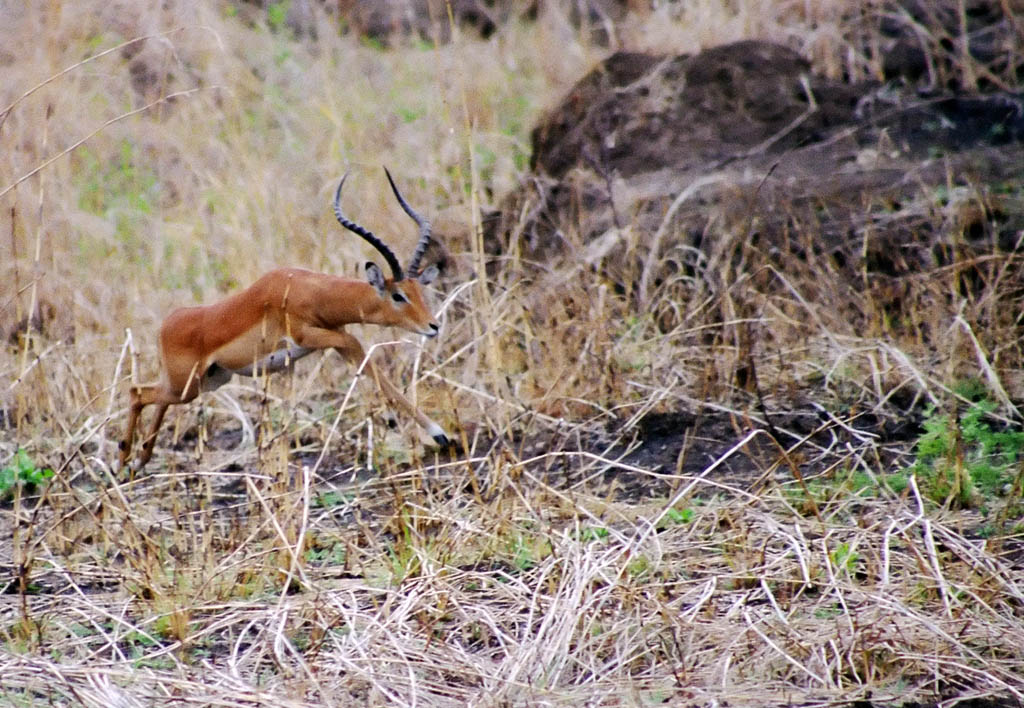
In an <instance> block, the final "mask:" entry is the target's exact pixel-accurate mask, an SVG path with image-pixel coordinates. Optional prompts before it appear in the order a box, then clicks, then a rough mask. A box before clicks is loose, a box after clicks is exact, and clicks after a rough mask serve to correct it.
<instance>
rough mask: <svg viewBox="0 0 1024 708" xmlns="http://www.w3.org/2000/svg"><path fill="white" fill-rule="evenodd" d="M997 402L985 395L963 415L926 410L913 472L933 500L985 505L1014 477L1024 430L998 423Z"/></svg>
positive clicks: (1022, 451) (1023, 447) (1020, 452)
mask: <svg viewBox="0 0 1024 708" xmlns="http://www.w3.org/2000/svg"><path fill="white" fill-rule="evenodd" d="M996 406H997V404H996V403H995V402H994V401H992V400H990V399H987V398H986V399H984V400H981V401H977V402H974V403H971V404H970V406H969V407H968V408H967V410H966V411H965V412H964V413H963V415H961V416H956V415H954V414H940V413H938V412H937V411H936V410H935V409H934V408H932V409H930V410H929V411H928V412H927V415H926V418H925V420H924V423H923V426H924V430H925V432H924V434H923V435H922V436H921V438H920V439H919V440H918V441H917V446H916V450H915V452H916V455H917V460H916V461H915V462H914V464H913V466H912V467H911V470H910V471H911V472H914V473H915V474H917V476H918V479H919V480H920V483H921V488H922V491H924V492H925V494H926V495H927V496H928V497H929V498H930V499H932V500H933V501H935V502H937V503H940V504H949V505H951V506H958V507H972V506H980V505H982V504H983V503H984V502H985V501H986V500H987V499H991V498H992V497H994V496H996V495H998V494H1000V493H1001V491H1002V490H1003V489H1004V488H1005V487H1006V486H1007V485H1010V484H1012V483H1013V482H1014V478H1015V476H1016V475H1017V474H1019V470H1018V467H1019V462H1020V460H1021V456H1022V453H1024V430H1015V429H1010V428H1006V429H998V428H994V427H993V424H992V423H991V422H990V421H991V420H992V419H991V417H990V414H991V413H992V412H993V411H994V410H995V409H996ZM1015 486H1019V485H1015Z"/></svg>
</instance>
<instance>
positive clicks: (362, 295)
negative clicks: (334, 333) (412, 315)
mask: <svg viewBox="0 0 1024 708" xmlns="http://www.w3.org/2000/svg"><path fill="white" fill-rule="evenodd" d="M317 314H318V315H319V317H318V319H320V320H322V321H323V323H324V325H325V326H327V327H328V328H330V329H337V328H338V327H342V326H344V325H348V324H358V323H365V324H376V325H393V324H396V322H395V320H394V317H393V316H391V315H393V309H392V308H391V307H390V306H389V305H388V303H387V302H386V301H385V300H384V299H383V298H382V297H381V296H380V295H379V294H378V293H377V291H376V290H375V289H374V287H373V286H372V285H370V284H369V283H367V282H366V281H364V280H352V279H349V278H337V279H336V280H334V282H332V283H331V285H330V296H329V297H325V298H323V300H322V301H320V302H319V303H317Z"/></svg>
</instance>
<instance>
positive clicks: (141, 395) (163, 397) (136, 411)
mask: <svg viewBox="0 0 1024 708" xmlns="http://www.w3.org/2000/svg"><path fill="white" fill-rule="evenodd" d="M192 388H194V389H195V391H190V392H189V393H190V394H191V395H189V396H184V397H183V396H180V395H175V394H174V392H173V391H170V390H168V388H167V387H166V386H165V385H160V384H155V385H150V386H133V387H132V390H131V405H130V408H129V410H128V429H127V431H126V432H125V436H124V440H122V441H121V444H120V456H119V460H120V464H121V469H125V466H126V465H127V464H128V459H129V458H130V457H131V454H132V443H133V442H134V440H135V429H136V428H137V427H138V424H139V416H140V414H141V413H142V409H143V408H145V407H146V406H148V405H150V404H151V403H155V404H156V406H157V407H156V415H155V416H154V418H153V422H152V423H151V424H150V426H149V432H148V433H147V434H146V436H145V437H144V438H143V439H142V451H141V452H140V453H139V456H138V457H137V458H136V459H135V462H134V463H132V465H131V470H132V472H137V471H139V470H141V469H142V468H143V467H144V466H145V464H146V463H147V462H149V458H151V457H152V456H153V446H154V445H156V435H157V433H158V432H159V431H160V425H161V424H162V423H163V421H164V414H166V413H167V407H168V406H170V405H172V404H174V403H187V402H189V401H191V400H192V399H193V398H195V397H196V394H197V392H198V390H199V387H198V386H194V387H192Z"/></svg>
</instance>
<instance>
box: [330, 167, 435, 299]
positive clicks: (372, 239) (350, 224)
mask: <svg viewBox="0 0 1024 708" xmlns="http://www.w3.org/2000/svg"><path fill="white" fill-rule="evenodd" d="M389 178H390V175H389ZM346 179H348V172H346V173H345V176H344V177H342V178H341V182H340V183H339V184H338V190H337V191H336V192H335V193H334V216H336V217H337V218H338V223H339V224H341V225H342V226H344V227H345V228H346V229H348V230H349V231H352V232H353V233H356V234H359V235H360V236H362V237H363V238H364V239H366V241H367V243H369V244H370V245H371V246H373V247H374V248H376V249H377V250H378V251H380V255H382V256H384V260H386V261H387V262H388V265H389V266H391V274H392V275H393V276H394V278H395V282H396V283H397V282H398V281H400V280H403V279H404V278H405V274H404V273H402V264H401V263H399V262H398V259H397V258H396V257H395V254H394V252H393V251H392V250H391V249H390V248H388V247H387V246H386V245H385V243H384V242H383V241H381V240H380V239H379V238H377V237H376V236H374V235H373V232H372V231H370V230H368V229H364V228H363V227H362V226H360V225H359V224H357V223H356V222H354V221H352V220H351V219H349V218H348V217H346V216H345V215H344V214H342V213H341V188H342V187H344V186H345V180H346ZM391 186H394V183H392V185H391ZM406 211H408V208H407V209H406ZM428 226H429V224H428Z"/></svg>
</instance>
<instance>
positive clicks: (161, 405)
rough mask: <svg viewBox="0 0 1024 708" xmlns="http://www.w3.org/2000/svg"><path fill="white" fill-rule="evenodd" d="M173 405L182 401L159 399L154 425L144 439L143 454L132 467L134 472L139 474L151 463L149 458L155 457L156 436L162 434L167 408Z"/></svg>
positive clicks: (140, 454)
mask: <svg viewBox="0 0 1024 708" xmlns="http://www.w3.org/2000/svg"><path fill="white" fill-rule="evenodd" d="M172 403H180V401H176V400H170V401H168V400H167V399H165V398H159V399H157V401H156V404H157V406H156V415H155V416H153V423H152V424H151V425H150V426H149V433H148V434H147V435H146V437H145V438H143V439H142V452H141V453H139V456H138V458H136V460H135V463H134V464H133V465H132V472H138V471H139V470H141V469H142V468H143V467H145V466H146V463H147V462H149V458H151V457H152V456H153V447H154V446H155V445H156V434H157V433H158V432H160V425H161V424H162V423H163V422H164V414H165V413H167V407H168V406H170V405H171V404H172Z"/></svg>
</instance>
